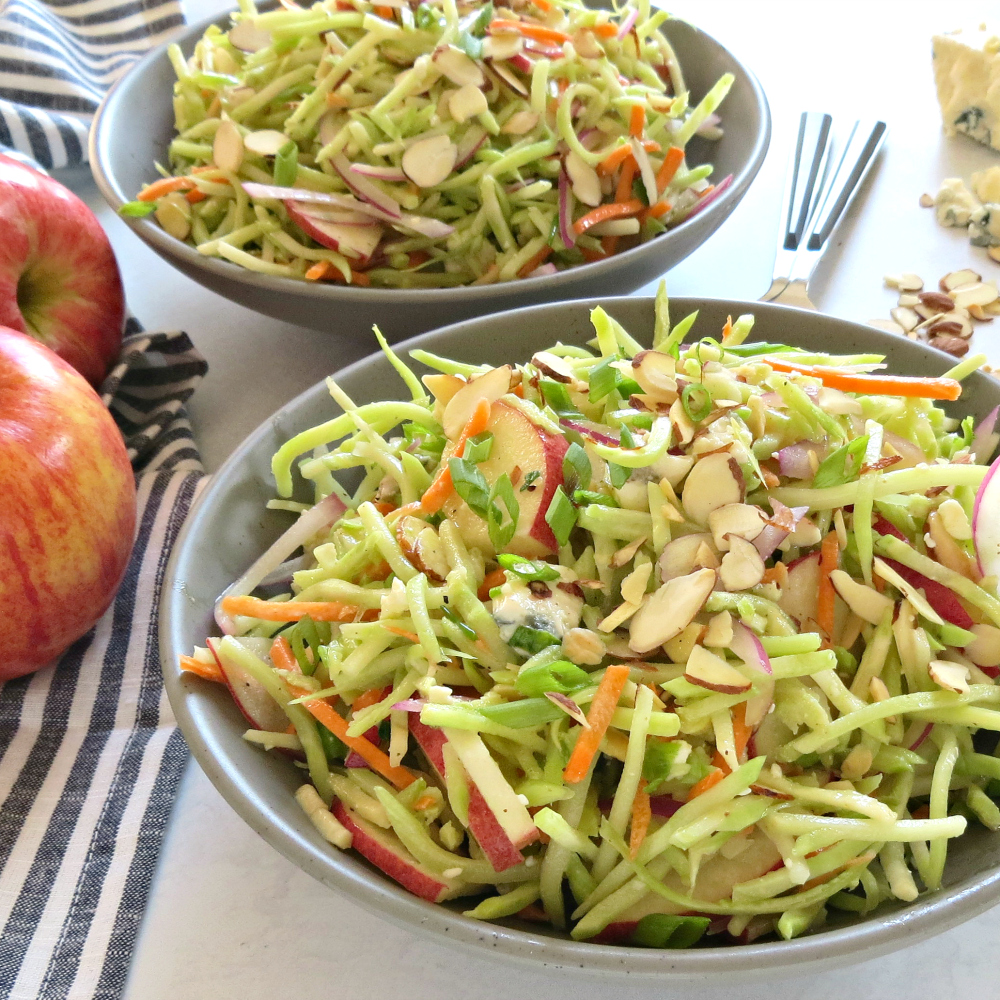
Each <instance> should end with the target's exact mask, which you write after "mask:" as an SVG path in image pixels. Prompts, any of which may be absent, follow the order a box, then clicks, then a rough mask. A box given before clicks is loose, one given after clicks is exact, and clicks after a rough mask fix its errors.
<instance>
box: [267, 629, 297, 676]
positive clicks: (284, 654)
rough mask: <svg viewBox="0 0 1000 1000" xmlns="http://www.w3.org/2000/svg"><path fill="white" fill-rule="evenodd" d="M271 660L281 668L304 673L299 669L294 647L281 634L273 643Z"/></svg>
mask: <svg viewBox="0 0 1000 1000" xmlns="http://www.w3.org/2000/svg"><path fill="white" fill-rule="evenodd" d="M271 662H272V663H273V664H274V665H275V666H276V667H277V668H278V669H279V670H290V671H292V673H296V674H301V673H302V671H301V670H300V669H299V661H298V660H297V659H295V654H294V653H293V652H292V647H291V646H290V645H289V643H288V640H287V639H286V638H285V637H284V636H283V635H279V636H278V637H277V638H276V639H275V640H274V642H272V643H271Z"/></svg>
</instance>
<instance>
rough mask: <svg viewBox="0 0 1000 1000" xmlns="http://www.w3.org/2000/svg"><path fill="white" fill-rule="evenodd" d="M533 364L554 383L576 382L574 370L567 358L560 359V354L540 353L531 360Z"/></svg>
mask: <svg viewBox="0 0 1000 1000" xmlns="http://www.w3.org/2000/svg"><path fill="white" fill-rule="evenodd" d="M531 363H532V364H533V365H534V366H535V367H536V368H537V369H538V370H539V372H541V373H542V375H544V376H545V377H546V378H550V379H552V381H553V382H563V383H565V384H571V383H573V382H575V381H576V376H575V375H574V374H573V369H572V368H571V367H570V366H569V362H568V361H567V360H566V359H565V358H560V357H559V355H558V354H551V353H549V352H548V351H538V352H537V353H536V354H535V355H534V357H533V358H532V359H531Z"/></svg>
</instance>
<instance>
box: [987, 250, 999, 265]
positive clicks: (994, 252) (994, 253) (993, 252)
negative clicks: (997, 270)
mask: <svg viewBox="0 0 1000 1000" xmlns="http://www.w3.org/2000/svg"><path fill="white" fill-rule="evenodd" d="M986 252H987V253H988V254H989V255H990V257H991V258H992V259H993V260H995V261H997V263H1000V247H987V249H986Z"/></svg>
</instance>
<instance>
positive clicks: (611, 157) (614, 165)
mask: <svg viewBox="0 0 1000 1000" xmlns="http://www.w3.org/2000/svg"><path fill="white" fill-rule="evenodd" d="M630 157H631V158H633V159H634V155H633V153H632V147H631V146H630V145H629V144H628V143H627V142H626V143H622V145H620V146H618V147H616V148H615V149H613V150H611V152H610V153H608V155H607V156H605V157H604V159H603V160H601V162H600V163H598V164H597V172H598V173H599V174H606V175H610V174H613V173H614V172H615V171H616V170H617V169H618V166H619V165H620V164H622V163H624V162H625V161H626V160H627V159H629V158H630Z"/></svg>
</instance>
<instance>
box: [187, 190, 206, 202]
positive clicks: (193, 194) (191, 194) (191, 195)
mask: <svg viewBox="0 0 1000 1000" xmlns="http://www.w3.org/2000/svg"><path fill="white" fill-rule="evenodd" d="M184 197H185V198H186V199H187V202H188V204H189V205H196V204H197V203H198V202H199V201H204V200H205V199H206V198H207V197H208V195H207V194H205V192H204V191H199V190H198V189H197V188H191V190H190V191H188V193H187V194H185V195H184Z"/></svg>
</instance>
